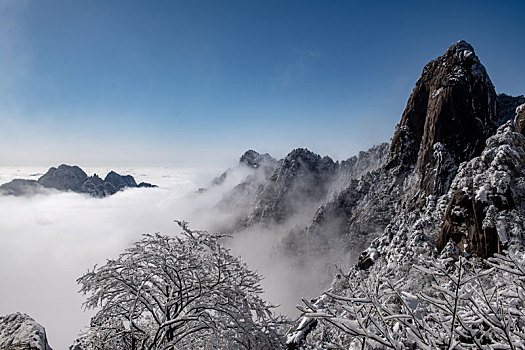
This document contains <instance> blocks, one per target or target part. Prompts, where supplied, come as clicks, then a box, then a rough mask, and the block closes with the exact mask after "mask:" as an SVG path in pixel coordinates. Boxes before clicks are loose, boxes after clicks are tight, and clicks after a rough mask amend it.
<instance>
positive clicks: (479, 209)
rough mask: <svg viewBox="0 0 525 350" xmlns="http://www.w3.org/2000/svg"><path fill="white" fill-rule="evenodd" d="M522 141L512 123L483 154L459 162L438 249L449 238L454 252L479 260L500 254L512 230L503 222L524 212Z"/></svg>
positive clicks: (524, 146) (524, 141) (524, 154)
mask: <svg viewBox="0 0 525 350" xmlns="http://www.w3.org/2000/svg"><path fill="white" fill-rule="evenodd" d="M524 164H525V137H524V136H523V135H522V134H520V133H518V132H517V129H516V126H515V124H514V123H513V122H512V121H509V122H507V123H505V124H504V125H503V126H501V127H500V128H499V129H498V131H497V133H496V134H495V135H493V136H492V137H490V138H489V139H488V140H487V147H486V149H485V150H484V151H483V153H482V155H481V156H479V157H476V158H473V159H472V160H470V161H469V162H467V163H464V164H463V165H462V166H461V168H460V170H459V173H458V175H457V177H456V179H455V180H454V183H453V186H452V187H451V190H450V194H449V195H448V196H449V197H446V196H444V199H446V198H450V200H449V202H448V206H447V209H446V212H445V216H444V221H443V223H442V226H441V230H440V232H439V237H438V240H437V244H436V246H437V248H438V251H441V250H443V249H444V247H445V245H446V244H447V242H448V241H449V240H452V241H453V242H454V243H456V244H457V245H458V248H459V249H460V250H462V251H465V252H467V253H469V254H472V255H477V256H480V257H483V258H486V257H489V256H491V255H493V254H494V253H501V251H502V249H503V248H505V247H506V245H507V244H508V242H509V240H510V239H511V236H512V232H513V231H514V230H515V229H512V228H510V226H509V225H508V224H505V221H510V220H508V217H509V215H512V213H513V211H515V209H517V210H516V211H517V212H519V211H520V210H521V211H522V212H523V210H524V209H525V206H524V202H523V201H524V191H523V190H524V187H525V167H524Z"/></svg>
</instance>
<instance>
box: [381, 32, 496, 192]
mask: <svg viewBox="0 0 525 350" xmlns="http://www.w3.org/2000/svg"><path fill="white" fill-rule="evenodd" d="M496 123H497V117H496V93H495V91H494V86H493V85H492V82H491V81H490V78H489V76H488V74H487V72H486V70H485V67H483V65H482V64H481V63H480V61H479V59H478V57H477V56H476V54H475V53H474V49H473V48H472V46H471V45H470V44H468V43H467V42H465V41H463V40H461V41H458V42H457V43H455V44H453V45H452V46H450V47H449V48H448V50H447V51H446V52H445V54H444V55H443V56H441V57H438V58H437V59H435V60H433V61H431V62H429V63H428V64H427V65H426V66H425V68H424V69H423V73H422V74H421V76H420V77H419V79H418V81H417V83H416V86H415V88H414V89H413V90H412V94H411V95H410V98H409V99H408V103H407V106H406V108H405V111H404V112H403V116H402V118H401V122H400V124H399V125H398V127H397V129H396V132H395V134H394V137H393V139H392V144H391V146H390V152H389V156H388V160H387V167H388V168H394V167H399V168H400V169H401V170H408V169H410V168H412V167H415V169H416V170H417V171H418V172H419V174H420V175H421V181H420V189H421V192H422V194H424V195H430V194H436V195H440V194H443V193H444V191H446V189H447V187H448V183H449V181H450V179H451V177H452V176H453V175H454V173H455V168H456V167H457V166H458V165H459V163H461V162H463V161H465V160H469V159H471V158H472V157H474V156H476V155H479V153H480V152H481V150H482V149H483V147H484V146H485V140H486V139H487V138H488V137H489V136H490V135H491V134H493V133H494V131H495V130H496V126H497V125H496Z"/></svg>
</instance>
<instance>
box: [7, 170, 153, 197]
mask: <svg viewBox="0 0 525 350" xmlns="http://www.w3.org/2000/svg"><path fill="white" fill-rule="evenodd" d="M128 187H130V188H133V187H156V186H155V185H152V184H149V183H145V182H141V183H140V184H139V185H137V183H136V182H135V179H134V178H133V176H131V175H125V176H122V175H119V174H117V173H116V172H114V171H111V172H110V173H109V174H108V175H107V176H106V178H105V179H104V180H102V179H101V178H100V177H98V175H97V174H94V175H93V176H90V177H88V176H87V174H86V173H85V172H84V171H83V170H82V169H80V168H79V167H78V166H69V165H65V164H62V165H60V166H59V167H58V168H50V169H49V170H48V171H47V173H45V174H44V175H43V176H41V177H40V178H39V179H38V181H34V180H24V179H14V180H13V181H11V182H9V183H6V184H3V185H1V186H0V193H2V194H6V195H14V196H21V195H33V194H36V193H38V192H40V191H41V190H42V189H43V188H49V189H56V190H59V191H71V192H77V193H86V194H89V195H90V196H93V197H106V196H110V195H113V194H115V193H116V192H118V191H120V190H122V189H124V188H128Z"/></svg>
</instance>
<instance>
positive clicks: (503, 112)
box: [496, 94, 525, 126]
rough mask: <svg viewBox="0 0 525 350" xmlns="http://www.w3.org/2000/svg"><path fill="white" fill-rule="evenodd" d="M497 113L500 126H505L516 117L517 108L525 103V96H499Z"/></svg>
mask: <svg viewBox="0 0 525 350" xmlns="http://www.w3.org/2000/svg"><path fill="white" fill-rule="evenodd" d="M496 102H497V103H496V112H497V115H498V126H500V125H503V124H504V123H506V122H507V121H509V120H513V119H514V117H515V116H516V108H517V107H518V106H520V105H522V104H524V103H525V96H523V95H521V96H510V95H507V94H499V95H498V97H497V98H496Z"/></svg>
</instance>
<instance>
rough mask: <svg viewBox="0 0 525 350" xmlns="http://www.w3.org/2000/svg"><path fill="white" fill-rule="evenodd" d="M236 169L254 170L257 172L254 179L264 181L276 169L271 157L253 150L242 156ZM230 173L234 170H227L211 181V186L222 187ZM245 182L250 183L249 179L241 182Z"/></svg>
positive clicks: (275, 161)
mask: <svg viewBox="0 0 525 350" xmlns="http://www.w3.org/2000/svg"><path fill="white" fill-rule="evenodd" d="M238 167H247V168H250V169H254V170H256V172H257V176H256V177H258V178H263V179H264V180H266V179H267V178H269V177H270V175H272V173H273V171H274V170H275V168H276V167H277V160H275V159H274V158H272V156H270V155H269V154H268V153H264V154H260V153H258V152H256V151H254V150H248V151H246V152H244V154H243V155H242V156H241V158H240V159H239V164H238ZM232 171H234V169H228V170H226V171H225V172H223V173H222V174H221V175H220V176H218V177H216V178H214V179H213V180H212V186H218V185H222V184H223V183H224V181H226V178H227V177H228V175H230V174H231V172H232ZM247 182H251V179H246V181H243V183H247Z"/></svg>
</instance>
